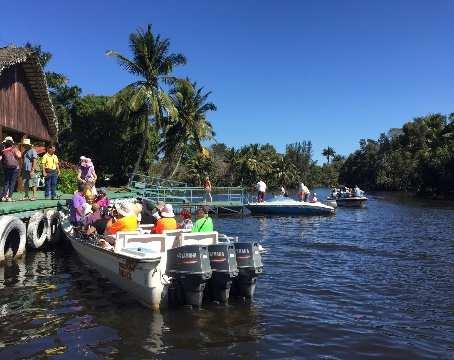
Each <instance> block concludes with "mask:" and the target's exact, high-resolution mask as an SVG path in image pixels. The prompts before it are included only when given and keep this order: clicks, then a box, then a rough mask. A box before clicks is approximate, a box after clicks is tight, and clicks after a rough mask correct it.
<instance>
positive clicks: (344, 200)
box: [326, 196, 367, 208]
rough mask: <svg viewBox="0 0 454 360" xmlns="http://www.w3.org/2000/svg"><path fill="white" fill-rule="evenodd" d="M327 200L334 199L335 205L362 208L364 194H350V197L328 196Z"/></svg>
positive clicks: (364, 198)
mask: <svg viewBox="0 0 454 360" xmlns="http://www.w3.org/2000/svg"><path fill="white" fill-rule="evenodd" d="M326 200H327V201H336V204H337V206H340V207H354V208H363V207H365V206H366V202H367V197H366V196H352V197H343V196H339V197H328V198H327V199H326Z"/></svg>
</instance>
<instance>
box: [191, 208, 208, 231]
mask: <svg viewBox="0 0 454 360" xmlns="http://www.w3.org/2000/svg"><path fill="white" fill-rule="evenodd" d="M195 217H196V219H197V220H196V222H195V224H194V225H193V227H192V232H211V231H213V219H212V218H211V217H210V216H209V215H208V210H206V209H205V208H203V207H200V208H198V209H197V212H196V213H195Z"/></svg>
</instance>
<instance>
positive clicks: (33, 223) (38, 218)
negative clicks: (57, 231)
mask: <svg viewBox="0 0 454 360" xmlns="http://www.w3.org/2000/svg"><path fill="white" fill-rule="evenodd" d="M48 229H49V224H48V221H47V218H46V216H45V215H44V213H43V212H42V211H39V212H36V213H34V214H33V215H32V216H31V217H30V220H29V221H28V227H27V244H28V245H29V246H30V247H31V248H33V249H39V248H41V247H42V246H43V245H44V244H45V242H46V240H47V238H48V232H49V230H48Z"/></svg>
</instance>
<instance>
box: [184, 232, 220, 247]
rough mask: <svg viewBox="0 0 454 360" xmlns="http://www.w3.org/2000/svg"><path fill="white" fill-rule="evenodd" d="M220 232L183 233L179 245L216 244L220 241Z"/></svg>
mask: <svg viewBox="0 0 454 360" xmlns="http://www.w3.org/2000/svg"><path fill="white" fill-rule="evenodd" d="M218 236H219V234H218V232H217V231H212V232H200V233H193V232H191V233H181V234H180V237H179V244H178V246H185V245H214V244H217V243H218Z"/></svg>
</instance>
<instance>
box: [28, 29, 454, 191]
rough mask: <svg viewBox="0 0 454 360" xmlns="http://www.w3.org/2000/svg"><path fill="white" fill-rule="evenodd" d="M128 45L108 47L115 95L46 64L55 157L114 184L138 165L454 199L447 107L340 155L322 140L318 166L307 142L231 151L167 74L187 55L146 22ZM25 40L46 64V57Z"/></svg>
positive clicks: (232, 181)
mask: <svg viewBox="0 0 454 360" xmlns="http://www.w3.org/2000/svg"><path fill="white" fill-rule="evenodd" d="M129 45H130V49H131V56H130V57H128V56H126V55H122V54H119V53H117V52H115V51H114V50H108V51H107V52H106V55H107V56H108V57H112V58H113V59H115V60H116V61H117V62H118V63H119V65H120V68H121V69H123V71H127V72H129V73H130V74H132V75H133V76H134V78H135V81H134V82H132V83H131V84H128V85H127V86H125V87H124V88H122V89H120V90H119V91H118V92H117V93H116V94H115V95H113V96H103V95H85V96H82V89H81V88H79V87H78V86H75V85H70V84H69V79H68V78H67V77H66V76H64V75H63V74H60V73H56V72H53V71H46V78H47V82H48V85H49V91H50V94H51V98H52V102H53V104H54V107H55V110H56V113H57V117H58V121H59V128H60V132H59V135H58V147H57V149H58V155H59V156H60V157H61V158H62V159H64V160H66V161H68V162H70V163H74V164H75V163H77V162H78V158H79V156H80V155H85V156H88V157H90V158H92V159H93V160H94V161H95V165H96V170H97V173H98V176H99V178H100V182H103V181H104V182H105V181H106V179H110V180H109V184H110V185H113V186H121V185H124V184H126V183H127V181H128V175H127V174H131V173H133V172H135V173H137V172H141V173H147V174H149V175H151V176H162V177H165V178H171V179H173V180H180V181H184V182H187V183H189V184H191V185H196V186H200V185H202V183H203V179H204V178H205V177H206V176H209V177H210V179H211V182H212V183H213V185H214V186H240V185H242V186H244V187H246V188H247V189H252V188H253V187H254V186H255V184H256V183H257V182H258V181H259V180H260V179H262V180H264V181H265V182H266V183H267V185H268V187H269V189H270V190H275V189H278V188H280V187H281V186H284V187H286V188H289V189H292V188H293V189H294V188H296V187H297V184H298V183H300V182H301V181H303V182H304V183H305V184H306V185H308V186H309V187H318V186H335V185H339V184H345V185H350V186H353V185H359V186H360V187H362V188H365V189H366V190H374V191H382V190H385V191H402V192H415V193H417V194H430V195H431V196H437V197H444V196H447V197H454V114H450V115H448V116H445V115H441V114H430V115H427V116H423V117H418V118H415V119H414V120H413V121H410V122H407V123H405V124H404V125H403V127H402V128H400V129H391V130H390V131H389V132H388V133H387V134H381V136H380V137H379V139H377V140H372V139H362V140H360V142H359V149H358V150H356V151H355V152H353V153H352V154H350V155H348V156H346V157H344V156H341V155H339V154H336V152H335V150H334V149H333V148H332V147H330V146H328V147H327V148H325V149H324V150H323V153H322V155H323V156H324V157H326V159H327V162H326V163H325V164H322V165H320V164H318V163H317V161H314V160H313V150H312V143H311V141H310V140H304V141H303V140H302V141H300V142H296V143H292V144H288V145H287V146H286V150H285V152H284V153H283V154H281V153H278V152H277V151H276V149H275V148H274V146H273V145H271V144H249V145H245V146H243V147H240V148H233V147H229V146H227V145H225V144H223V143H217V142H215V135H216V134H215V132H214V129H213V126H212V125H211V123H210V122H209V120H208V116H209V113H210V112H213V111H216V110H217V108H216V105H215V104H214V103H212V102H210V101H209V97H210V95H211V92H210V91H207V90H205V89H204V88H203V87H201V86H199V85H198V84H197V83H196V82H195V81H193V80H191V79H190V78H189V77H186V78H184V79H179V78H176V77H175V76H174V75H173V70H174V68H176V67H179V66H184V65H185V64H186V58H185V57H184V55H183V54H179V53H172V52H170V41H169V40H168V39H165V38H162V37H161V36H159V35H156V34H155V33H154V32H153V31H152V27H151V25H148V26H147V28H146V29H138V30H137V31H136V32H134V33H131V34H130V36H129ZM25 46H26V47H28V48H30V49H32V50H34V51H36V52H37V53H38V54H39V58H40V62H41V64H42V66H43V68H44V69H45V70H48V69H47V65H48V62H49V61H50V59H51V58H52V54H50V53H48V52H45V51H43V50H42V48H41V46H40V45H31V44H29V43H28V44H26V45H25ZM106 61H111V60H110V59H108V58H106ZM120 68H119V71H121V69H120ZM210 142H211V143H212V145H210V146H207V145H206V144H207V143H210ZM103 179H104V180H103ZM69 182H70V181H69ZM70 183H71V182H70Z"/></svg>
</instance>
